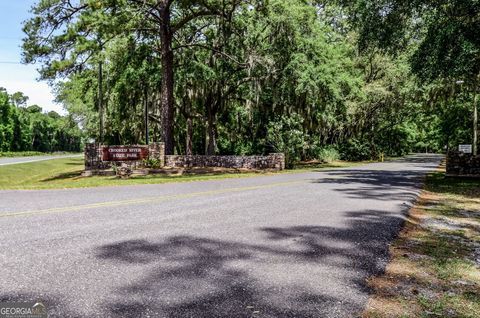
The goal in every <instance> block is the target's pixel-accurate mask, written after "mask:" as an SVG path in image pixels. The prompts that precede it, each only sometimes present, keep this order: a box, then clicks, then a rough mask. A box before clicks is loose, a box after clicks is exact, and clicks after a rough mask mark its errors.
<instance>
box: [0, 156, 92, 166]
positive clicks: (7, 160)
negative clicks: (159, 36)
mask: <svg viewBox="0 0 480 318" xmlns="http://www.w3.org/2000/svg"><path fill="white" fill-rule="evenodd" d="M76 157H83V154H74V155H72V154H68V155H45V156H30V157H4V158H0V166H7V165H16V164H19V163H28V162H36V161H45V160H52V159H61V158H76Z"/></svg>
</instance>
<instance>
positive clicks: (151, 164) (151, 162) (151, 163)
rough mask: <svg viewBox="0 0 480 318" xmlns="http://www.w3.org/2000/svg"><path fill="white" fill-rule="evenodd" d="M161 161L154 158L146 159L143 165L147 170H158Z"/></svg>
mask: <svg viewBox="0 0 480 318" xmlns="http://www.w3.org/2000/svg"><path fill="white" fill-rule="evenodd" d="M160 164H161V161H160V160H159V159H155V158H148V159H144V160H143V165H144V166H145V167H147V168H160Z"/></svg>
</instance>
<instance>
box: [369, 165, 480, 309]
mask: <svg viewBox="0 0 480 318" xmlns="http://www.w3.org/2000/svg"><path fill="white" fill-rule="evenodd" d="M451 182H457V183H458V184H455V185H452V184H450V183H451ZM459 185H460V187H459ZM461 187H464V188H465V189H461ZM450 188H451V189H452V191H449V190H448V189H450ZM426 189H427V190H424V191H423V192H422V193H421V195H420V198H419V199H418V201H417V203H416V204H415V205H414V206H413V207H412V208H411V210H410V215H409V218H408V220H407V222H406V225H405V227H404V229H403V230H402V231H401V233H400V234H399V237H398V238H397V240H396V241H395V242H394V243H393V244H392V246H391V248H390V255H391V261H390V263H389V264H388V265H387V267H386V270H385V274H384V275H382V276H379V277H372V278H370V279H369V280H368V285H369V286H370V287H371V288H372V290H373V294H372V297H371V298H370V300H369V302H368V304H367V307H366V309H365V311H364V313H363V315H362V317H364V318H367V317H368V318H373V317H388V318H390V317H392V318H393V317H471V318H473V317H480V262H479V261H480V227H479V226H478V225H480V224H479V223H478V213H480V202H479V201H478V200H477V198H472V193H477V192H478V189H480V182H479V183H478V184H475V183H472V182H468V183H461V182H460V181H458V180H456V181H451V180H447V179H441V178H439V176H438V173H437V174H435V175H434V176H430V177H428V178H427V180H426Z"/></svg>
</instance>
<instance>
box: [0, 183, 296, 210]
mask: <svg viewBox="0 0 480 318" xmlns="http://www.w3.org/2000/svg"><path fill="white" fill-rule="evenodd" d="M304 181H305V180H299V181H287V182H278V183H269V184H263V185H258V186H248V187H237V188H226V189H218V190H210V191H201V192H192V193H183V194H172V195H164V196H159V197H148V198H141V199H130V200H120V201H108V202H98V203H90V204H82V205H73V206H67V207H58V208H50V209H41V210H30V211H22V212H6V213H1V212H0V218H4V217H12V216H29V215H39V214H51V213H64V212H74V211H81V210H88V209H94V208H103V207H116V206H125V205H134V204H143V203H155V202H162V201H168V200H175V199H186V198H192V197H198V196H204V195H212V194H222V193H230V192H241V191H249V190H259V189H267V188H273V187H278V186H283V185H290V184H295V183H302V182H304Z"/></svg>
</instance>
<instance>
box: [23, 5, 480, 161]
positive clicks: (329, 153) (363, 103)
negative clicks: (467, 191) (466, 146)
mask: <svg viewBox="0 0 480 318" xmlns="http://www.w3.org/2000/svg"><path fill="white" fill-rule="evenodd" d="M472 4H474V1H469V0H468V1H467V0H465V1H460V0H458V1H457V0H452V1H447V0H444V1H426V0H425V1H421V0H418V1H410V2H408V3H406V2H402V1H386V0H385V1H367V0H337V1H335V0H332V1H315V2H305V1H301V0H270V1H255V0H250V1H246V0H244V1H240V0H223V1H221V0H209V1H207V0H204V1H185V0H184V1H180V0H172V1H160V0H157V1H154V0H108V1H90V0H83V1H80V0H77V1H73V0H72V1H67V0H49V1H45V0H44V1H39V2H38V3H37V5H36V6H35V7H34V8H33V17H32V18H31V19H30V20H28V21H27V22H26V23H25V31H26V33H27V38H26V39H25V41H24V60H25V62H34V61H39V62H41V65H42V68H41V69H40V74H41V77H42V78H43V79H46V80H50V81H51V82H52V84H53V85H54V87H55V90H56V95H57V100H58V101H59V102H61V103H63V104H64V105H65V107H66V109H67V110H68V112H69V114H70V116H71V117H72V118H73V119H74V120H76V121H77V122H79V123H81V127H82V129H83V130H84V131H85V133H86V135H88V136H89V137H97V138H98V137H99V136H100V134H99V129H98V127H99V126H100V122H101V121H102V120H104V121H105V123H106V124H105V129H104V142H106V143H110V144H112V143H141V142H144V141H145V140H146V136H145V120H144V118H145V105H147V106H148V113H147V114H146V115H147V117H148V119H149V120H150V124H149V127H150V136H151V137H152V138H153V140H159V139H161V140H164V141H165V142H166V146H167V152H168V153H173V152H175V153H179V154H180V153H185V154H203V153H205V154H258V153H267V152H271V151H284V152H287V153H288V158H289V160H290V161H291V162H289V164H292V163H293V162H294V161H297V160H305V159H318V160H331V158H338V157H339V156H341V157H343V158H346V159H352V160H353V159H369V158H375V157H376V156H378V155H379V154H380V153H381V152H384V153H386V154H391V155H401V154H404V153H407V152H409V151H413V150H422V151H425V149H427V150H428V151H439V150H442V149H443V146H444V145H446V144H453V143H454V142H457V141H460V140H464V138H465V134H464V132H465V131H468V127H467V126H465V123H464V122H463V121H462V122H461V123H460V124H459V125H461V127H459V128H458V129H457V130H455V132H452V129H450V127H452V123H453V122H455V118H454V117H452V116H450V115H448V114H449V112H448V111H447V110H448V109H453V108H454V111H455V114H459V113H460V112H461V110H468V109H472V108H471V98H469V92H470V93H471V91H472V87H473V86H472V85H473V84H472V80H471V79H473V78H474V76H472V74H475V72H476V66H475V65H477V62H478V59H477V56H478V55H477V53H476V52H477V51H476V50H477V48H478V45H477V44H476V43H477V42H476V41H477V39H478V37H476V32H478V28H475V25H476V23H477V21H478V19H477V18H476V17H477V16H476V15H475V14H473V15H472V14H471V13H470V12H472V11H469V10H470V9H472V10H473V12H476V11H475V10H477V8H473V7H472ZM457 8H458V10H456V9H457ZM468 8H470V9H468ZM467 9H468V10H467ZM442 19H444V20H442ZM435 20H439V21H440V20H441V21H443V22H442V23H441V24H437V25H435V24H434V23H433V21H435ZM445 25H446V26H448V27H443V26H445ZM429 30H430V31H429ZM447 39H448V41H447ZM429 50H432V52H434V53H433V54H428V51H429ZM459 52H460V53H459ZM442 54H444V56H445V57H446V58H445V59H443V58H442ZM457 55H458V56H457ZM442 63H443V64H442ZM100 69H101V71H102V72H101V73H102V74H103V76H102V77H99V73H100ZM453 78H455V79H462V80H463V81H464V84H462V85H456V84H455V83H454V82H453V84H452V80H451V79H453ZM467 88H469V89H467ZM99 92H101V94H99ZM451 92H454V93H453V95H452V94H451ZM452 105H455V106H452ZM102 109H103V111H102ZM468 115H470V114H468ZM462 118H463V117H462ZM448 136H450V137H448ZM327 158H330V159H327Z"/></svg>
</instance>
